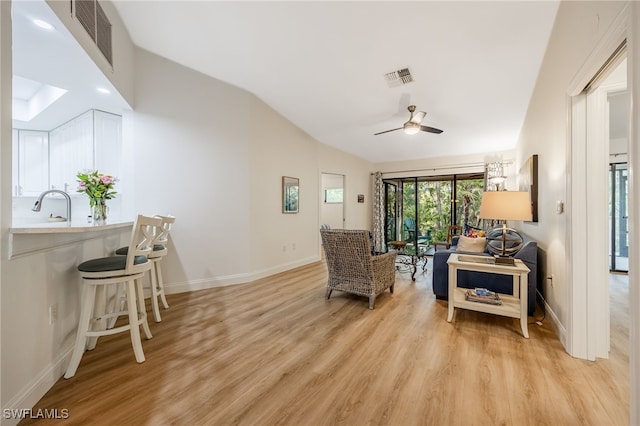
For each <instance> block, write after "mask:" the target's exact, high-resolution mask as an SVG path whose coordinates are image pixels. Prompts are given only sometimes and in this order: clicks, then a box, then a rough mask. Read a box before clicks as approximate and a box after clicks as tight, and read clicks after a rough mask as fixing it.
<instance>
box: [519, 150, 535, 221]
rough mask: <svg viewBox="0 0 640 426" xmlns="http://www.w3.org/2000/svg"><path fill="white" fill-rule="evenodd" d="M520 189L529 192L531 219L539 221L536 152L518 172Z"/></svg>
mask: <svg viewBox="0 0 640 426" xmlns="http://www.w3.org/2000/svg"><path fill="white" fill-rule="evenodd" d="M518 189H519V190H520V191H524V192H528V193H529V200H530V201H531V218H532V219H531V221H532V222H537V221H538V155H537V154H534V155H532V156H531V157H529V158H528V159H527V161H525V162H524V164H523V165H522V167H521V168H520V171H519V172H518Z"/></svg>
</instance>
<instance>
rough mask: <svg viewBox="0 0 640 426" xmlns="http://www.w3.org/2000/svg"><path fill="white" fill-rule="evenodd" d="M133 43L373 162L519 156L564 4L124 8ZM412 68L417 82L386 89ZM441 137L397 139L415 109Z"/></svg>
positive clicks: (166, 4) (145, 4) (157, 4)
mask: <svg viewBox="0 0 640 426" xmlns="http://www.w3.org/2000/svg"><path fill="white" fill-rule="evenodd" d="M115 4H116V8H117V9H118V12H119V13H120V15H121V17H122V19H123V20H124V22H125V25H126V27H127V28H128V30H129V32H130V35H131V37H132V39H133V41H134V43H135V44H136V45H138V46H140V47H142V48H144V49H146V50H149V51H151V52H154V53H156V54H158V55H161V56H163V57H166V58H169V59H171V60H173V61H175V62H178V63H180V64H183V65H186V66H188V67H190V68H193V69H195V70H198V71H201V72H203V73H205V74H208V75H210V76H212V77H215V78H217V79H220V80H223V81H225V82H228V83H231V84H233V85H236V86H239V87H241V88H243V89H246V90H248V91H250V92H252V93H254V94H255V95H256V96H257V97H259V98H260V99H262V100H263V101H264V102H266V103H267V104H269V105H270V106H271V107H273V108H274V109H275V110H277V111H279V112H280V113H281V114H282V115H283V116H285V117H286V118H287V119H289V120H290V121H291V122H293V123H294V124H295V125H297V126H298V127H300V128H301V129H303V130H304V131H306V132H307V133H308V134H310V135H311V136H313V137H314V138H316V139H317V140H319V141H321V142H323V143H326V144H328V145H332V146H335V147H337V148H339V149H342V150H344V151H347V152H350V153H353V154H356V155H358V156H360V157H363V158H366V159H368V160H370V161H373V162H381V161H388V160H402V159H413V158H423V157H438V156H445V155H458V154H464V153H471V152H492V151H496V150H503V149H510V148H513V147H514V146H515V144H516V141H517V138H518V135H519V132H520V128H521V126H522V124H523V120H524V117H525V114H526V110H527V107H528V104H529V99H530V97H531V94H532V91H533V89H534V85H535V82H536V78H537V75H538V70H539V68H540V65H541V62H542V58H543V56H544V53H545V49H546V46H547V42H548V40H549V36H550V33H551V29H552V26H553V22H554V19H555V15H556V12H557V8H558V2H556V1H496V2H489V1H469V2H461V1H424V2H422V1H412V2H396V1H393V2H391V1H390V2H378V1H351V2H334V1H322V2H320V1H318V2H307V1H287V2H271V1H258V2H246V1H235V2H220V1H195V2H190V1H141V2H140V1H139V2H132V1H116V2H115ZM403 68H408V69H409V70H410V72H411V75H412V77H413V80H414V81H413V82H411V83H409V84H406V85H400V86H397V87H390V86H389V85H388V83H387V81H386V80H385V78H384V76H385V74H387V73H390V72H393V71H396V70H400V69H403ZM410 104H414V105H416V106H417V110H419V111H425V112H426V113H427V115H426V117H425V118H424V120H423V122H422V124H423V125H426V126H431V127H436V128H439V129H442V130H444V132H443V133H442V134H439V135H437V134H432V133H425V132H420V133H418V134H416V135H407V134H405V133H404V132H402V131H395V132H391V133H387V134H384V135H379V136H374V133H377V132H380V131H383V130H387V129H392V128H398V127H401V126H402V124H403V123H404V122H405V121H407V119H408V118H409V113H408V112H407V110H406V109H407V106H408V105H410Z"/></svg>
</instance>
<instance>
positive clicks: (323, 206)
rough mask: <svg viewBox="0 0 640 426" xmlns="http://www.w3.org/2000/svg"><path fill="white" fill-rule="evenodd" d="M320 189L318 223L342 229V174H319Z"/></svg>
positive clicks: (343, 186)
mask: <svg viewBox="0 0 640 426" xmlns="http://www.w3.org/2000/svg"><path fill="white" fill-rule="evenodd" d="M320 180H321V184H322V191H320V193H321V197H322V199H321V200H320V224H321V225H328V226H329V228H331V229H343V228H344V223H345V211H344V192H345V178H344V175H340V174H333V173H322V174H321V179H320Z"/></svg>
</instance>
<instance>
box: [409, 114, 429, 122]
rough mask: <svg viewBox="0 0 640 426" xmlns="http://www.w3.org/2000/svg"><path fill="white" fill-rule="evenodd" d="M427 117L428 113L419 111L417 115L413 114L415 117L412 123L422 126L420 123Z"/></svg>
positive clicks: (412, 118)
mask: <svg viewBox="0 0 640 426" xmlns="http://www.w3.org/2000/svg"><path fill="white" fill-rule="evenodd" d="M425 115H427V113H426V112H424V111H418V112H416V113H415V114H413V117H411V120H409V121H411V122H412V123H416V124H420V122H421V121H422V120H423V119H424V116H425Z"/></svg>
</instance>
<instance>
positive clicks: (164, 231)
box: [153, 214, 176, 248]
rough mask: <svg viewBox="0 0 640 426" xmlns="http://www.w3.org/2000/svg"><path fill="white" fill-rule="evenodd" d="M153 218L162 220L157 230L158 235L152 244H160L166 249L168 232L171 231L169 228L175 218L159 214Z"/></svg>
mask: <svg viewBox="0 0 640 426" xmlns="http://www.w3.org/2000/svg"><path fill="white" fill-rule="evenodd" d="M154 217H155V218H160V219H161V220H162V225H160V227H159V228H158V233H157V234H156V238H155V240H154V241H153V244H160V245H163V246H165V248H166V247H167V242H168V241H169V232H170V231H171V226H172V225H173V223H174V222H175V221H176V218H175V217H174V216H161V215H159V214H157V215H155V216H154Z"/></svg>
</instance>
